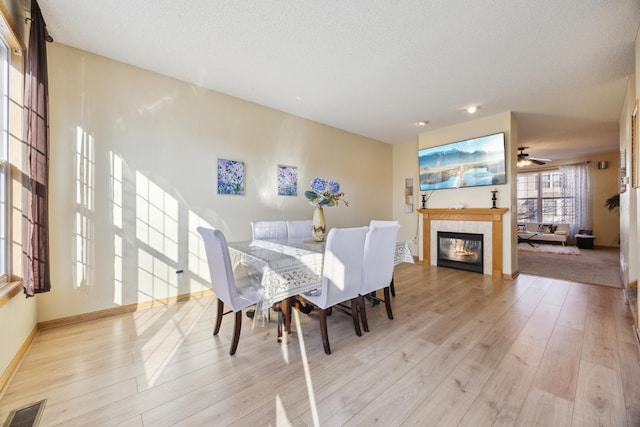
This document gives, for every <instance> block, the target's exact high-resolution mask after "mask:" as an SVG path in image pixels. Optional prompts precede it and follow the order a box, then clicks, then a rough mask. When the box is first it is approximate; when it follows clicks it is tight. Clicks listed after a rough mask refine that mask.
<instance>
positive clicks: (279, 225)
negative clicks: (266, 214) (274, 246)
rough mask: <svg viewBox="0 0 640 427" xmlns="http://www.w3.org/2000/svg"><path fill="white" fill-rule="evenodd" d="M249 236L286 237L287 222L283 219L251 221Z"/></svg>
mask: <svg viewBox="0 0 640 427" xmlns="http://www.w3.org/2000/svg"><path fill="white" fill-rule="evenodd" d="M251 238H252V239H253V240H264V239H286V238H287V223H286V222H285V221H251Z"/></svg>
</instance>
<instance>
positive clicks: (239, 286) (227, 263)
mask: <svg viewBox="0 0 640 427" xmlns="http://www.w3.org/2000/svg"><path fill="white" fill-rule="evenodd" d="M198 233H200V235H201V236H202V239H203V240H204V248H205V252H206V254H207V262H208V263H209V273H210V275H211V287H212V288H213V292H214V293H215V294H216V297H217V299H218V312H217V317H216V326H215V328H214V330H213V335H218V332H219V331H220V325H221V324H222V316H223V315H225V314H229V313H235V315H236V316H235V317H236V319H235V325H234V328H233V338H232V340H231V348H230V350H229V354H230V355H234V354H235V352H236V349H237V348H238V342H239V341H240V329H241V327H242V310H243V309H245V308H247V307H249V306H252V305H254V304H256V303H257V302H258V301H259V300H260V277H259V276H260V275H259V274H258V273H256V276H255V277H249V276H245V277H238V278H236V277H234V275H233V267H232V266H231V257H230V256H229V247H228V246H227V239H226V238H225V237H224V234H222V232H221V231H220V230H216V229H211V228H204V227H198ZM225 304H226V305H227V307H229V308H230V309H231V311H228V312H226V313H224V306H225Z"/></svg>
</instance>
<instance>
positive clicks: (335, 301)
mask: <svg viewBox="0 0 640 427" xmlns="http://www.w3.org/2000/svg"><path fill="white" fill-rule="evenodd" d="M366 235H367V227H357V228H332V229H331V230H330V231H329V233H328V234H327V241H326V243H325V250H324V264H323V270H322V288H321V289H320V293H319V295H307V294H304V295H300V297H301V298H302V299H303V300H305V301H307V302H310V303H312V304H313V305H315V306H316V307H317V308H318V309H319V310H318V311H319V317H320V333H321V335H322V343H323V346H324V352H325V353H327V354H331V346H330V345H329V333H328V331H327V309H329V308H331V307H334V306H336V307H337V306H338V305H339V304H340V303H343V302H346V301H350V302H351V306H350V312H351V317H352V319H353V326H354V328H355V331H356V334H357V335H358V336H360V335H362V332H361V330H360V321H359V320H358V293H359V291H360V286H361V285H360V284H361V283H362V263H363V260H364V257H363V254H364V242H365V237H366Z"/></svg>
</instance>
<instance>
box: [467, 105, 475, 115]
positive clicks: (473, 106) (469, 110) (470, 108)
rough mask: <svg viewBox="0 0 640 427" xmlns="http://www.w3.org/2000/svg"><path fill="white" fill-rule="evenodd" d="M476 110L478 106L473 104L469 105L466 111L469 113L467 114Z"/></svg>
mask: <svg viewBox="0 0 640 427" xmlns="http://www.w3.org/2000/svg"><path fill="white" fill-rule="evenodd" d="M476 111H478V107H476V106H475V105H472V106H471V107H468V108H467V113H469V114H473V113H475V112H476Z"/></svg>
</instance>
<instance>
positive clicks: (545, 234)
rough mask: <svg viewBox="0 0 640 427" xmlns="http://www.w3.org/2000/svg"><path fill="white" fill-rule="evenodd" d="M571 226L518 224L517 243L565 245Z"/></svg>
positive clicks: (534, 223)
mask: <svg viewBox="0 0 640 427" xmlns="http://www.w3.org/2000/svg"><path fill="white" fill-rule="evenodd" d="M570 234H571V224H548V223H537V222H528V223H524V224H523V223H520V224H518V243H531V242H534V241H535V242H549V243H562V245H563V246H564V245H566V243H567V238H569V235H570Z"/></svg>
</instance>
